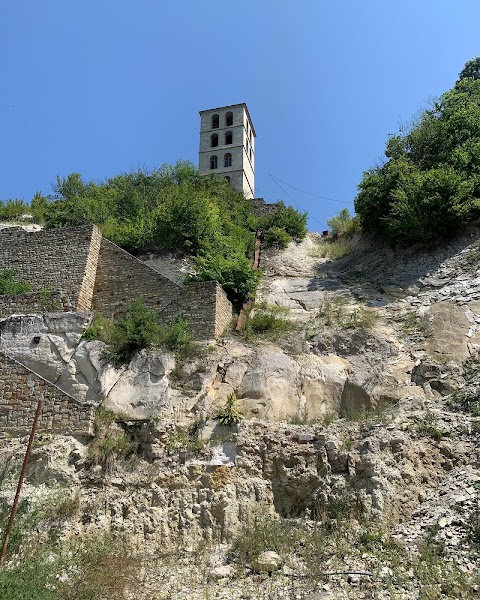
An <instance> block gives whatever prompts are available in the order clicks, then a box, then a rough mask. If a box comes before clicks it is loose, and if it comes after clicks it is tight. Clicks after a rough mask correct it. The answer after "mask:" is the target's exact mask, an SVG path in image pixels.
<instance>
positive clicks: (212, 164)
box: [210, 156, 218, 169]
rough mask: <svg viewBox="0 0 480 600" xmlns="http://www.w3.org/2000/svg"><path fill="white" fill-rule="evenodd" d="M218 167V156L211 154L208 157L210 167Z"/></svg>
mask: <svg viewBox="0 0 480 600" xmlns="http://www.w3.org/2000/svg"><path fill="white" fill-rule="evenodd" d="M217 168H218V158H217V157H216V156H211V157H210V169H217Z"/></svg>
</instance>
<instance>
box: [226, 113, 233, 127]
mask: <svg viewBox="0 0 480 600" xmlns="http://www.w3.org/2000/svg"><path fill="white" fill-rule="evenodd" d="M225 125H226V126H227V127H231V126H232V125H233V113H231V112H228V113H227V114H226V115H225Z"/></svg>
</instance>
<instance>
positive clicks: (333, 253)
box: [314, 239, 350, 260]
mask: <svg viewBox="0 0 480 600" xmlns="http://www.w3.org/2000/svg"><path fill="white" fill-rule="evenodd" d="M314 252H315V256H318V257H319V258H330V259H331V260H335V259H336V258H342V256H346V255H347V254H350V248H349V247H348V245H347V244H345V242H342V241H341V240H335V239H334V240H329V239H327V240H322V241H321V242H319V243H318V244H317V246H316V248H315V251H314Z"/></svg>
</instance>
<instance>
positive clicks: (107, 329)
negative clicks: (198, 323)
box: [83, 296, 198, 367]
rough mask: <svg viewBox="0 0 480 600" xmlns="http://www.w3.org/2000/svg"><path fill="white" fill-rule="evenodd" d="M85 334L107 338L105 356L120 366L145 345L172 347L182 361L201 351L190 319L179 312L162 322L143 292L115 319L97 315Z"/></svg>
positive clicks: (150, 346)
mask: <svg viewBox="0 0 480 600" xmlns="http://www.w3.org/2000/svg"><path fill="white" fill-rule="evenodd" d="M83 338H84V339H86V340H89V341H92V340H101V341H102V342H105V344H107V348H106V349H105V351H104V353H103V357H104V358H105V359H106V360H107V361H109V362H111V363H112V364H113V365H115V366H117V367H118V366H120V365H122V364H125V363H128V362H130V360H131V359H132V358H133V357H134V355H135V354H136V353H137V352H138V351H140V350H143V349H144V348H152V347H157V346H158V347H160V348H163V349H164V350H169V351H171V352H174V353H175V356H176V358H177V360H178V361H180V362H181V361H183V360H185V359H186V358H190V357H192V356H194V355H196V354H198V351H197V345H196V344H194V342H193V338H192V334H191V331H190V326H189V323H188V321H187V320H186V319H185V318H184V317H183V316H181V315H180V316H178V317H177V318H176V319H175V320H174V321H172V323H170V324H169V325H160V323H159V322H158V315H157V313H156V312H155V310H153V309H151V308H148V307H147V306H146V305H145V302H144V299H143V296H139V297H138V298H136V299H135V300H133V301H132V302H131V303H130V304H129V305H128V307H127V310H126V312H125V314H122V315H120V316H119V317H117V318H116V319H114V320H110V319H106V318H105V317H103V316H102V315H95V316H94V318H93V320H92V322H91V323H90V325H89V326H88V327H87V328H86V329H85V331H84V332H83Z"/></svg>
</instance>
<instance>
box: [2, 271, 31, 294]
mask: <svg viewBox="0 0 480 600" xmlns="http://www.w3.org/2000/svg"><path fill="white" fill-rule="evenodd" d="M31 290H32V286H31V285H30V284H29V283H28V281H24V280H23V279H20V278H19V274H18V270H17V269H1V270H0V296H10V295H14V294H24V293H25V292H30V291H31Z"/></svg>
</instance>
